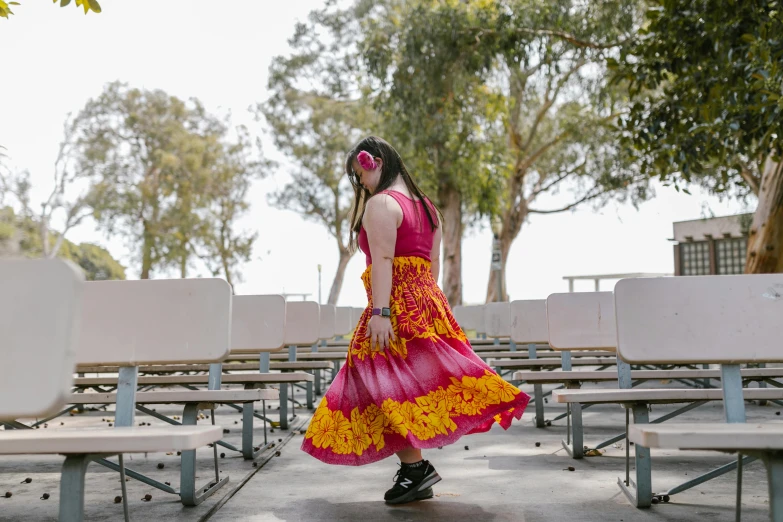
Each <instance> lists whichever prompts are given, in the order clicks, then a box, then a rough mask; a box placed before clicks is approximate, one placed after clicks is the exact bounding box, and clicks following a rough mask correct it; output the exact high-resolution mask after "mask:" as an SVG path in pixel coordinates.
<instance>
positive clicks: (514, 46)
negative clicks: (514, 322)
mask: <svg viewBox="0 0 783 522" xmlns="http://www.w3.org/2000/svg"><path fill="white" fill-rule="evenodd" d="M513 4H514V5H513V7H512V8H511V11H512V12H514V13H519V15H518V16H508V15H507V13H505V12H500V13H498V15H497V16H496V17H493V18H492V19H488V20H484V22H485V25H483V26H477V27H475V28H471V30H469V31H468V32H467V33H466V36H468V37H469V38H467V39H464V40H462V42H461V44H462V45H463V46H464V47H463V51H462V52H464V53H471V52H478V53H480V54H484V55H488V56H496V57H497V58H496V60H495V61H494V63H493V65H492V67H491V69H490V70H489V71H488V74H487V75H486V78H487V81H488V82H490V84H491V85H493V86H494V87H495V88H496V89H498V91H499V92H501V93H502V94H503V100H504V104H503V126H504V131H505V132H504V136H503V141H504V143H505V145H506V153H505V154H504V157H503V161H502V162H501V165H500V167H499V168H500V169H501V170H502V172H503V179H504V180H505V182H504V190H503V191H502V192H501V194H502V196H501V199H500V203H499V205H498V207H499V209H498V213H497V215H496V216H495V218H496V226H495V229H496V230H495V231H496V237H497V239H498V241H499V244H500V254H501V263H500V270H492V269H491V270H490V277H489V282H488V285H487V301H488V302H489V301H496V300H497V301H502V300H505V299H507V293H506V289H505V283H506V278H505V272H506V263H507V259H508V254H509V251H510V249H511V245H512V244H513V242H514V240H515V239H516V238H517V236H518V235H519V233H520V231H521V229H522V226H523V224H524V222H525V221H526V220H527V218H528V216H530V215H531V214H552V213H557V212H564V211H568V210H571V209H574V208H576V207H578V206H580V205H582V204H585V203H592V204H593V205H596V206H600V205H602V204H604V203H605V202H606V201H608V200H609V199H610V198H612V197H618V198H625V197H627V196H628V191H629V189H633V192H632V193H631V196H632V198H633V200H634V201H638V200H641V199H644V198H646V197H647V183H645V182H644V181H645V180H644V178H642V177H641V176H639V175H638V171H637V169H636V167H635V164H634V162H633V159H632V158H631V157H629V155H627V154H626V153H625V151H624V150H623V149H622V148H621V147H618V146H617V144H616V134H615V133H614V132H613V129H614V125H615V124H616V122H617V118H618V116H619V115H621V114H622V113H623V111H624V110H625V108H626V107H625V104H624V100H623V96H622V94H623V93H622V91H619V90H618V89H616V88H613V87H612V86H610V85H608V81H607V75H606V74H605V60H606V58H607V56H608V55H611V54H612V53H615V54H616V52H617V51H616V50H617V48H618V47H619V45H620V44H621V43H623V42H625V41H627V40H628V39H629V38H630V35H631V34H633V33H634V31H635V30H636V28H637V27H638V25H639V22H640V16H639V3H638V2H637V1H636V0H620V1H613V2H605V1H594V2H593V1H591V2H581V1H580V2H577V1H574V0H558V1H556V2H542V1H540V0H521V1H517V2H513ZM564 190H568V191H569V192H572V193H573V196H572V197H571V198H569V199H570V201H569V202H568V203H566V204H565V205H562V206H559V207H557V208H548V209H542V208H538V207H536V206H535V204H536V203H537V201H538V200H539V199H540V198H541V196H543V195H545V194H547V193H557V192H560V191H564ZM498 277H499V278H500V283H501V284H498ZM498 291H500V295H498Z"/></svg>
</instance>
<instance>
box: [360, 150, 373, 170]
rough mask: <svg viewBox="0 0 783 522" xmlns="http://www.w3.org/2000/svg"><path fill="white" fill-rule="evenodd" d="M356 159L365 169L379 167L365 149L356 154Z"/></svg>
mask: <svg viewBox="0 0 783 522" xmlns="http://www.w3.org/2000/svg"><path fill="white" fill-rule="evenodd" d="M356 161H358V162H359V165H361V167H362V168H363V169H364V170H375V169H377V168H378V164H377V163H375V160H374V159H373V157H372V156H371V155H370V153H369V152H367V151H366V150H363V151H361V152H359V154H357V155H356Z"/></svg>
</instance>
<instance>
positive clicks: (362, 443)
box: [305, 370, 520, 456]
mask: <svg viewBox="0 0 783 522" xmlns="http://www.w3.org/2000/svg"><path fill="white" fill-rule="evenodd" d="M450 379H451V384H450V385H449V386H448V387H447V388H444V387H443V386H439V387H438V389H436V390H433V391H431V392H429V393H428V394H427V395H425V396H422V397H416V399H415V402H413V401H404V402H397V401H395V400H393V399H386V400H385V401H384V402H383V404H381V406H380V407H378V406H376V405H375V404H371V405H369V406H368V407H367V408H365V410H364V411H362V412H360V411H359V408H358V407H356V408H354V409H353V410H352V411H351V417H350V419H349V418H347V417H346V416H345V415H344V414H343V412H342V411H340V410H334V411H333V410H331V409H329V403H328V401H327V400H326V397H324V398H323V400H321V404H320V405H319V406H318V409H316V411H315V414H314V415H313V418H312V420H311V421H310V426H309V427H308V429H307V433H306V434H305V438H306V439H307V440H311V441H312V444H313V446H315V447H316V448H321V449H328V448H331V450H332V451H333V452H334V453H336V454H340V455H348V454H355V455H359V456H361V455H362V453H364V452H365V451H367V450H368V449H369V448H370V446H375V451H380V450H382V449H383V448H384V447H385V446H386V441H385V435H392V434H397V435H400V436H402V437H406V438H407V437H409V435H410V436H413V437H415V438H417V439H419V440H428V439H432V438H434V437H436V436H438V435H449V434H450V433H453V432H455V431H456V430H457V424H456V423H455V422H454V418H455V417H459V416H475V415H479V414H481V413H482V412H483V411H484V410H485V409H486V408H487V407H488V406H492V405H498V404H503V403H507V402H512V401H513V400H514V398H515V397H516V396H517V395H519V393H520V391H519V389H517V388H516V387H515V386H512V385H511V384H509V383H507V382H506V381H504V380H503V379H501V378H500V377H499V376H498V375H497V374H495V373H492V372H490V371H488V370H484V375H483V376H480V377H469V376H465V377H462V379H461V380H460V379H457V378H455V377H451V378H450ZM500 417H501V415H500V414H498V415H496V416H495V417H494V418H495V420H496V421H497V422H500Z"/></svg>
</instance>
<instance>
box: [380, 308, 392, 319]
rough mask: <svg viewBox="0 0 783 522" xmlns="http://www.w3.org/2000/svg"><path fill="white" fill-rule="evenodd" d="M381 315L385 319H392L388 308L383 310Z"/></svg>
mask: <svg viewBox="0 0 783 522" xmlns="http://www.w3.org/2000/svg"><path fill="white" fill-rule="evenodd" d="M381 315H382V316H383V317H391V310H390V309H388V308H383V309H381Z"/></svg>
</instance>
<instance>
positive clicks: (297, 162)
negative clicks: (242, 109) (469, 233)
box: [258, 12, 380, 254]
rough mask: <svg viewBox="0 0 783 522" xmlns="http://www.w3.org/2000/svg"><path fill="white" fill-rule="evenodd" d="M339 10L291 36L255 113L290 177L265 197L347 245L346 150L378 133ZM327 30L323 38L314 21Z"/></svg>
mask: <svg viewBox="0 0 783 522" xmlns="http://www.w3.org/2000/svg"><path fill="white" fill-rule="evenodd" d="M343 15H344V13H340V14H338V15H337V16H334V15H329V14H327V13H325V12H315V13H313V14H312V15H311V23H310V24H309V25H300V26H299V27H298V28H297V30H296V33H295V35H294V37H293V38H292V39H291V40H290V45H291V47H292V49H293V54H292V55H291V56H290V57H282V56H280V57H277V58H275V59H274V60H273V62H272V65H271V67H270V75H269V76H270V77H269V89H270V91H271V92H272V95H271V96H270V98H269V99H268V100H267V101H266V102H265V103H263V104H260V105H259V106H258V113H259V115H260V116H263V118H264V119H265V120H266V122H267V123H268V124H269V126H270V127H271V130H272V138H273V139H274V142H275V145H276V146H277V147H278V149H279V150H281V151H282V152H283V153H284V154H285V155H286V156H287V157H288V159H289V160H290V161H291V168H290V170H289V172H290V175H291V178H292V180H291V182H289V183H287V184H286V185H285V186H284V187H283V188H282V189H280V190H279V191H277V192H276V193H274V194H272V195H271V197H270V202H271V203H272V204H273V205H274V206H277V207H279V208H284V209H289V210H293V211H294V212H297V213H299V214H301V215H302V216H304V217H305V219H310V220H313V221H316V222H319V223H321V224H322V225H324V226H325V227H326V228H327V230H329V233H330V234H331V235H332V236H333V237H335V238H336V239H337V244H338V248H339V250H340V252H341V254H343V253H346V254H347V251H348V236H349V232H350V223H349V213H350V210H351V201H352V199H353V190H352V188H351V186H350V183H349V181H348V179H347V177H346V175H345V168H344V163H345V157H346V153H347V152H348V150H350V149H351V147H353V145H354V144H356V142H358V141H359V140H360V139H361V138H363V137H364V136H367V135H368V134H371V133H374V134H379V132H378V129H379V124H380V122H379V121H378V117H377V115H376V114H375V112H374V111H373V109H372V106H371V102H372V99H371V97H370V95H371V93H370V92H369V90H368V89H367V85H366V82H363V81H362V79H361V75H360V74H357V72H358V71H357V69H356V68H357V67H359V66H360V65H359V64H358V62H357V59H358V57H357V54H356V50H355V47H354V46H355V42H354V41H353V37H354V35H353V34H352V33H351V32H349V31H345V30H344V27H345V26H344V24H343V20H341V18H342V16H343ZM323 25H325V26H327V27H329V28H330V31H331V33H330V36H331V38H330V39H329V40H327V41H326V42H324V41H322V40H323V37H322V36H319V34H318V31H317V29H318V27H319V26H323Z"/></svg>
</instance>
